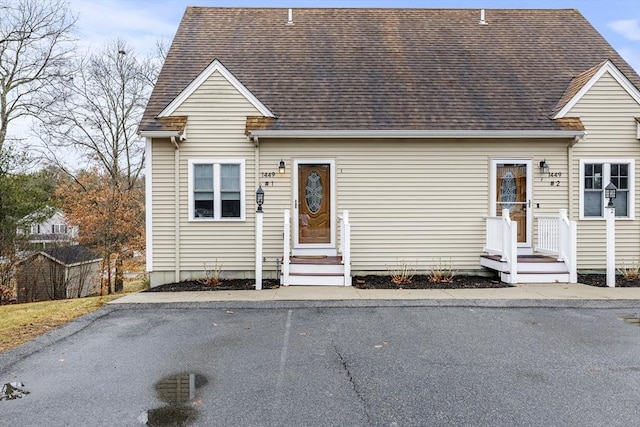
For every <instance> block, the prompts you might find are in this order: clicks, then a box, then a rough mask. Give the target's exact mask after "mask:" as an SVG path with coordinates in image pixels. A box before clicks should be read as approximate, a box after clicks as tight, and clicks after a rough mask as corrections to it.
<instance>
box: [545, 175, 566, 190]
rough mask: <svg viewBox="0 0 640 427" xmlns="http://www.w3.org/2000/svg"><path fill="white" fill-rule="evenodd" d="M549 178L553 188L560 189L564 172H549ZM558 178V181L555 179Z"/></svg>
mask: <svg viewBox="0 0 640 427" xmlns="http://www.w3.org/2000/svg"><path fill="white" fill-rule="evenodd" d="M547 174H548V176H549V178H551V183H550V184H551V186H552V187H560V180H559V179H557V178H560V177H561V176H562V172H547ZM554 178H556V179H554Z"/></svg>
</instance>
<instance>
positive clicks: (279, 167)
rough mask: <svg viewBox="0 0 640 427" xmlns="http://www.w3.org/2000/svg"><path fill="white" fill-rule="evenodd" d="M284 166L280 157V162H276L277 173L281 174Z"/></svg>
mask: <svg viewBox="0 0 640 427" xmlns="http://www.w3.org/2000/svg"><path fill="white" fill-rule="evenodd" d="M284 168H285V164H284V160H283V159H280V164H278V173H280V174H283V173H284Z"/></svg>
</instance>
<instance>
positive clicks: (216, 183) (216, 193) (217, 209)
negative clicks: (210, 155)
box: [188, 159, 246, 222]
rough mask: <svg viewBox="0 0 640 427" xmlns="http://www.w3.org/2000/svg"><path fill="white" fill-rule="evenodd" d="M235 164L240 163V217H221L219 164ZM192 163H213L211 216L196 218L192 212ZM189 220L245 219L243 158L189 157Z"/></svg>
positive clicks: (234, 220)
mask: <svg viewBox="0 0 640 427" xmlns="http://www.w3.org/2000/svg"><path fill="white" fill-rule="evenodd" d="M223 164H225V165H228V164H237V165H240V218H227V217H225V218H223V217H221V216H220V214H221V213H222V199H221V197H220V195H221V192H220V165H223ZM194 165H213V178H214V179H213V201H214V202H213V203H214V205H213V212H214V217H213V218H196V217H195V212H194V207H193V205H194V197H193V185H194V177H193V175H194V174H193V169H194ZM188 175H189V178H188V183H189V221H190V222H237V221H244V220H245V211H246V200H245V198H246V188H245V160H244V159H189V173H188Z"/></svg>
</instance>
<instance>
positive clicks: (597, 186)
mask: <svg viewBox="0 0 640 427" xmlns="http://www.w3.org/2000/svg"><path fill="white" fill-rule="evenodd" d="M634 180H635V162H634V160H628V159H615V160H581V161H580V193H581V194H580V218H581V219H589V218H604V208H605V207H606V206H607V205H608V204H609V199H606V198H605V197H604V189H605V187H606V186H607V185H608V184H609V183H612V184H613V185H615V186H616V188H617V191H616V198H615V199H614V200H613V206H614V207H615V208H616V217H617V218H629V219H633V218H634V206H635V204H634V203H635V200H634Z"/></svg>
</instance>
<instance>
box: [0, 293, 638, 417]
mask: <svg viewBox="0 0 640 427" xmlns="http://www.w3.org/2000/svg"><path fill="white" fill-rule="evenodd" d="M201 307H202V308H198V306H197V305H193V306H191V307H180V306H176V308H172V306H151V305H136V306H116V307H114V306H110V307H106V308H104V309H102V310H101V311H99V312H97V313H95V314H93V315H91V316H89V317H88V318H84V319H81V320H80V321H79V322H77V323H74V324H73V325H70V326H68V327H67V329H66V330H64V331H59V332H56V333H54V334H52V335H49V336H47V337H43V338H42V339H41V340H40V341H38V342H36V343H31V344H29V345H27V346H25V347H22V348H18V349H16V350H15V351H13V352H10V353H8V354H5V355H1V356H0V383H1V384H5V383H8V382H22V383H24V388H25V389H26V390H28V391H29V392H30V394H28V395H25V396H24V397H22V398H21V399H15V400H9V401H0V419H2V423H3V424H5V423H6V424H5V425H9V424H14V423H15V424H16V425H20V426H42V425H47V426H68V425H73V426H135V425H144V424H145V423H147V424H149V425H151V424H153V425H180V424H179V423H175V424H171V423H169V421H171V420H173V419H174V417H175V418H176V419H180V418H181V417H182V419H189V420H191V424H190V425H197V426H218V425H220V426H223V425H224V426H228V425H241V426H301V425H305V426H334V425H335V426H338V425H340V426H344V425H350V426H367V425H374V426H378V425H380V426H382V425H385V426H414V425H415V426H417V425H493V426H516V425H565V426H601V425H608V426H615V425H620V426H628V425H633V424H635V423H637V420H638V419H640V405H639V404H638V402H640V327H638V325H637V324H634V323H633V319H635V318H637V317H638V316H640V310H638V309H630V308H626V309H624V308H623V309H616V308H611V309H587V308H582V309H569V308H478V307H475V308H474V307H402V306H398V307H362V308H357V307H334V308H332V307H305V306H304V304H300V306H299V307H297V308H296V307H295V306H290V307H287V308H277V307H271V308H242V307H238V306H235V307H234V306H230V305H225V304H223V303H218V304H208V305H202V306H201ZM230 307H232V308H230ZM625 317H626V318H628V319H629V321H624V320H621V319H622V318H625ZM56 334H57V335H56ZM181 396H182V397H181ZM177 401H182V402H183V403H181V404H176V402H177ZM171 402H173V403H171Z"/></svg>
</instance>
